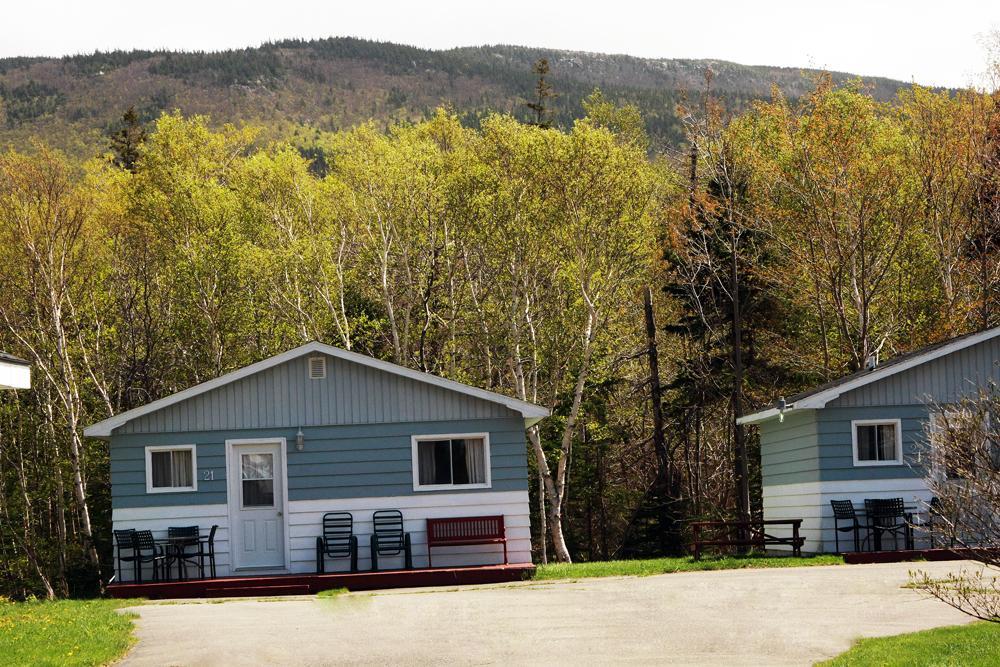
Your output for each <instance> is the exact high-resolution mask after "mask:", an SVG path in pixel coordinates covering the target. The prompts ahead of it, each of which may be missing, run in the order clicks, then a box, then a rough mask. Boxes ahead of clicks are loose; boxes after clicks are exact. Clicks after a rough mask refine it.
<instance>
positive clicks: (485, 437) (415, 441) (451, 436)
mask: <svg viewBox="0 0 1000 667" xmlns="http://www.w3.org/2000/svg"><path fill="white" fill-rule="evenodd" d="M471 439H481V440H482V441H483V461H484V463H485V465H486V470H485V476H486V481H485V482H483V483H482V484H421V483H420V458H419V455H418V453H417V450H418V445H419V443H421V442H426V441H428V440H471ZM410 453H411V456H412V461H413V490H414V491H465V490H466V489H489V488H492V487H493V477H492V474H493V461H492V460H491V459H490V434H489V433H440V434H437V435H414V436H411V437H410ZM452 479H454V477H452Z"/></svg>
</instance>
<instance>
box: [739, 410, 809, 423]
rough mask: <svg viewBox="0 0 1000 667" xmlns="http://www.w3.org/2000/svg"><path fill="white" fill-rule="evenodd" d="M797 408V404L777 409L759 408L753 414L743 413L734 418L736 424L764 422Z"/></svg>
mask: <svg viewBox="0 0 1000 667" xmlns="http://www.w3.org/2000/svg"><path fill="white" fill-rule="evenodd" d="M797 409H798V406H797V405H789V406H788V407H786V408H785V409H784V410H779V409H778V408H768V409H767V410H761V411H760V412H754V413H753V414H749V415H743V416H742V417H740V418H739V419H737V420H736V423H737V424H740V425H743V424H759V423H760V422H766V421H767V420H769V419H774V418H775V417H779V416H781V415H782V414H786V415H787V414H788V413H789V412H794V411H795V410H797Z"/></svg>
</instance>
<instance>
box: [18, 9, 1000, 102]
mask: <svg viewBox="0 0 1000 667" xmlns="http://www.w3.org/2000/svg"><path fill="white" fill-rule="evenodd" d="M997 29H1000V0H992V1H985V0H936V1H927V0H866V1H861V0H797V1H786V0H755V1H750V0H745V1H743V2H739V1H737V0H702V1H701V2H698V1H697V0H688V1H687V2H675V1H673V0H660V1H659V2H647V3H643V2H633V1H629V0H601V2H589V1H587V0H580V1H577V2H572V1H569V0H547V1H546V0H536V1H535V2H524V1H522V0H495V1H493V2H483V1H482V0H480V1H479V2H476V1H475V0H464V1H462V2H458V1H455V0H444V1H441V2H417V1H414V0H410V1H408V2H398V1H395V0H393V1H383V2H377V1H373V0H368V1H367V2H365V1H359V0H352V1H350V2H340V1H337V0H327V1H326V2H321V1H315V0H268V1H263V0H240V1H232V0H214V1H213V0H194V1H193V0H169V1H167V2H148V1H145V2H144V1H143V0H132V1H131V2H111V1H108V0H78V1H75V2H71V1H68V0H65V1H57V0H17V1H15V2H12V1H11V0H4V2H3V4H2V6H0V57H3V56H18V55H48V56H58V55H65V54H74V53H90V52H93V51H94V50H97V49H99V50H103V51H107V50H113V49H132V48H143V49H158V48H166V49H176V50H221V49H227V48H236V47H244V46H257V45H259V44H260V43H261V42H265V41H269V40H275V39H282V38H286V37H302V38H312V37H331V36H356V37H366V38H369V39H378V40H384V41H392V42H401V43H405V44H413V45H416V46H422V47H427V48H436V49H441V48H450V47H454V46H470V45H482V44H497V43H503V44H519V45H525V46H541V47H551V48H558V49H572V50H582V51H596V52H605V53H627V54H630V55H635V56H643V57H654V58H716V59H720V60H732V61H736V62H740V63H744V64H748V65H783V66H790V67H816V68H827V69H833V70H839V71H846V72H853V73H855V74H862V75H870V76H871V75H880V76H888V77H892V78H894V79H901V80H903V81H907V82H909V81H916V82H917V83H922V84H925V85H945V86H963V85H968V84H970V83H978V80H977V79H976V77H977V76H978V75H979V74H981V73H982V72H983V71H984V70H985V66H986V52H985V50H984V48H983V46H982V40H983V38H984V37H985V36H986V35H987V34H988V33H990V32H991V31H992V30H997Z"/></svg>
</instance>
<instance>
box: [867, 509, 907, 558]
mask: <svg viewBox="0 0 1000 667" xmlns="http://www.w3.org/2000/svg"><path fill="white" fill-rule="evenodd" d="M865 513H866V514H867V515H868V526H869V528H870V529H871V531H872V541H873V542H874V543H875V551H881V550H882V538H883V537H884V536H886V535H892V546H893V547H894V548H895V549H899V536H900V535H902V536H903V542H904V546H905V547H906V548H907V549H913V530H912V523H913V515H912V514H910V513H908V512H907V511H906V508H905V505H904V502H903V499H902V498H866V499H865Z"/></svg>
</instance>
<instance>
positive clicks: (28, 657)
mask: <svg viewBox="0 0 1000 667" xmlns="http://www.w3.org/2000/svg"><path fill="white" fill-rule="evenodd" d="M134 604H136V601H134V600H133V601H129V600H59V601H56V602H41V601H38V602H7V601H0V665H105V664H108V663H110V662H113V661H114V660H116V659H118V658H120V657H121V656H123V655H125V652H126V651H128V649H129V647H130V646H132V642H133V641H134V639H133V637H132V618H133V615H131V614H123V613H121V612H119V611H117V610H118V609H120V608H122V607H127V606H130V605H134Z"/></svg>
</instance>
